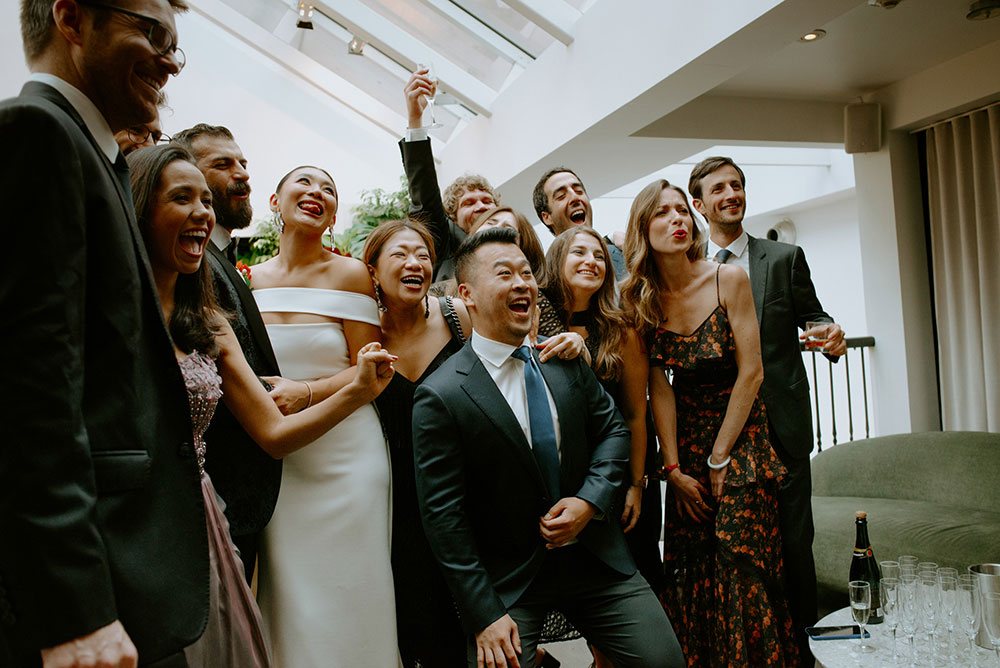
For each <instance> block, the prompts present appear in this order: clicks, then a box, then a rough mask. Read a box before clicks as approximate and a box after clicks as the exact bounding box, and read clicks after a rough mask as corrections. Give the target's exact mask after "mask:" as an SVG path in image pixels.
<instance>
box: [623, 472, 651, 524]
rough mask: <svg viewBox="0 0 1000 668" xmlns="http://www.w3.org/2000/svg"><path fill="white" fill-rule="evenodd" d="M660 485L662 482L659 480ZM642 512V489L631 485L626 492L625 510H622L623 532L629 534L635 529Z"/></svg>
mask: <svg viewBox="0 0 1000 668" xmlns="http://www.w3.org/2000/svg"><path fill="white" fill-rule="evenodd" d="M656 484H657V485H659V484H660V481H659V480H657V481H656ZM641 512H642V487H636V486H635V485H629V486H628V491H627V492H625V508H624V510H622V530H623V531H624V532H625V533H628V532H629V531H631V530H632V529H634V528H635V525H636V523H637V522H638V521H639V513H641Z"/></svg>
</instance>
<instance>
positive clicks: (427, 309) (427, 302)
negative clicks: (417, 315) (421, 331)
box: [424, 295, 431, 320]
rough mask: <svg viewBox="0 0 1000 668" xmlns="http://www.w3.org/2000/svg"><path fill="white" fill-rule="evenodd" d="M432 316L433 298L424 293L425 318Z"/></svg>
mask: <svg viewBox="0 0 1000 668" xmlns="http://www.w3.org/2000/svg"><path fill="white" fill-rule="evenodd" d="M429 317H431V300H430V297H429V296H428V295H424V320H426V319H427V318H429Z"/></svg>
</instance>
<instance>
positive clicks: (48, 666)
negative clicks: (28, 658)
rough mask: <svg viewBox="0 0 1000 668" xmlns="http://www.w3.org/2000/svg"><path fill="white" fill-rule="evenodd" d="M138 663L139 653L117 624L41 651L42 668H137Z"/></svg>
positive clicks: (118, 623)
mask: <svg viewBox="0 0 1000 668" xmlns="http://www.w3.org/2000/svg"><path fill="white" fill-rule="evenodd" d="M138 663H139V653H138V652H137V651H136V649H135V645H133V644H132V640H131V639H130V638H129V637H128V634H127V633H125V627H124V626H122V624H121V622H119V621H118V620H115V621H113V622H111V623H110V624H108V625H107V626H102V627H101V628H99V629H97V630H96V631H94V632H93V633H90V634H88V635H85V636H83V637H82V638H77V639H76V640H70V641H69V642H67V643H63V644H62V645H56V646H55V647H50V648H49V649H43V650H42V666H43V668H135V666H136V665H137V664H138Z"/></svg>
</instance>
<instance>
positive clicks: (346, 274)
mask: <svg viewBox="0 0 1000 668" xmlns="http://www.w3.org/2000/svg"><path fill="white" fill-rule="evenodd" d="M325 264H326V266H325V267H324V270H323V275H324V278H325V279H326V280H327V283H328V285H327V287H328V288H329V289H330V290H343V291H344V292H357V293H359V294H362V295H368V296H369V297H371V298H373V299H374V298H375V288H374V287H373V286H372V279H371V275H370V274H369V273H368V267H367V266H365V264H364V262H362V261H361V260H357V259H355V258H353V257H344V256H342V255H336V254H332V253H331V257H330V259H328V260H327V261H326V263H325Z"/></svg>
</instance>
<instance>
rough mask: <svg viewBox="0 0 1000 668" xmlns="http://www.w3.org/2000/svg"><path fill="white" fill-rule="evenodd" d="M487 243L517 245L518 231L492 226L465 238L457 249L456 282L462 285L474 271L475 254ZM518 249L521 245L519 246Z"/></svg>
mask: <svg viewBox="0 0 1000 668" xmlns="http://www.w3.org/2000/svg"><path fill="white" fill-rule="evenodd" d="M486 244H511V245H513V246H517V232H515V231H514V230H512V229H510V228H508V227H491V228H490V229H488V230H483V231H482V232H476V233H475V234H473V235H472V236H468V237H466V238H465V241H463V242H462V243H461V244H459V245H458V250H456V251H455V282H456V283H458V284H459V285H461V284H462V283H464V282H465V279H466V278H468V277H469V276H470V275H471V274H472V272H473V266H472V265H473V263H474V260H473V256H474V255H475V254H476V251H477V250H479V249H480V247H482V246H484V245H486ZM518 250H520V247H519V246H518Z"/></svg>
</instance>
